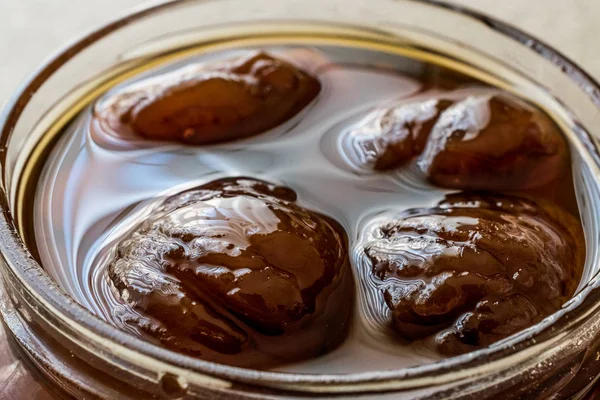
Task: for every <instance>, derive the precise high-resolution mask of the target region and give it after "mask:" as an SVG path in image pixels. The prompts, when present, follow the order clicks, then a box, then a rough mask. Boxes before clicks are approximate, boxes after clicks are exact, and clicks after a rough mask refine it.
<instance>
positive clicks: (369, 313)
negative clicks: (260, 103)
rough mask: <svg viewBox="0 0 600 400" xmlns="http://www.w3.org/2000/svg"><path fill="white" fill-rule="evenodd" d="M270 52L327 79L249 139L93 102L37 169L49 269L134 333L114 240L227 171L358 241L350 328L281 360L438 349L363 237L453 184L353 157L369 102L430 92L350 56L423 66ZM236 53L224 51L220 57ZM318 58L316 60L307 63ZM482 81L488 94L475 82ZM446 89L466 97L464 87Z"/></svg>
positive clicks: (40, 227) (341, 367)
mask: <svg viewBox="0 0 600 400" xmlns="http://www.w3.org/2000/svg"><path fill="white" fill-rule="evenodd" d="M266 50H268V51H269V52H271V53H272V54H276V55H282V56H283V57H287V59H288V60H290V61H292V62H295V63H297V64H299V65H301V66H302V67H303V68H305V69H307V70H309V71H311V72H313V73H315V74H317V75H318V78H319V79H320V81H321V83H322V86H323V88H322V92H321V93H320V95H319V97H318V98H317V99H316V100H315V102H314V103H313V104H312V105H310V106H309V107H308V108H307V109H306V110H304V111H303V112H301V113H300V114H298V115H297V116H295V117H294V118H292V119H291V120H290V121H288V122H286V123H284V124H283V125H281V126H279V127H277V128H275V129H273V130H272V131H269V132H266V133H265V134H262V135H258V136H256V137H253V138H249V139H244V140H240V141H235V142H230V143H223V144H217V145H210V146H204V147H185V146H182V145H178V144H167V143H158V142H152V143H148V142H145V141H142V140H130V139H131V138H128V139H127V140H124V139H123V138H121V137H118V136H117V135H114V132H113V133H112V134H111V132H110V129H108V127H107V126H102V125H99V124H98V121H97V120H94V119H92V118H91V110H90V109H87V110H85V111H84V112H83V113H82V115H81V117H80V118H79V119H78V120H76V121H75V122H74V123H73V124H72V126H71V127H70V128H69V129H68V131H67V132H66V133H65V135H64V137H63V138H62V140H61V141H60V143H59V144H58V145H57V147H56V149H55V150H54V152H53V154H52V155H51V157H50V160H49V161H48V163H47V168H46V169H45V171H44V173H43V175H42V177H41V179H40V184H39V191H38V195H37V197H36V205H35V211H36V215H35V225H36V228H37V230H36V239H37V243H38V245H39V250H40V254H41V257H42V262H43V265H44V267H45V268H46V269H47V270H48V272H49V273H50V274H51V275H52V276H53V277H54V278H55V279H56V280H57V281H58V282H59V284H60V285H61V286H62V287H63V288H64V289H65V291H66V292H67V293H68V294H70V295H71V296H73V297H74V298H75V299H76V300H77V301H79V302H80V303H82V304H83V305H84V306H85V307H87V308H88V309H90V310H92V311H93V312H94V313H96V314H97V315H99V316H101V317H103V318H104V319H106V320H108V321H110V322H113V323H115V324H116V325H117V326H120V327H122V328H123V329H129V330H130V331H131V332H133V333H136V331H135V329H131V328H130V327H129V326H128V325H127V324H125V323H124V319H126V318H128V316H130V315H131V313H135V312H136V311H135V310H132V309H131V307H129V306H128V305H126V304H124V303H123V302H122V301H120V300H119V299H117V298H116V296H115V294H114V290H113V288H111V287H110V282H109V280H108V279H107V275H106V266H107V263H108V260H110V259H111V258H112V257H113V256H114V251H115V246H116V243H117V242H119V240H121V238H122V235H123V234H124V233H125V232H127V231H129V230H130V229H131V228H132V227H133V226H135V225H136V224H137V223H138V222H139V221H142V220H144V219H145V218H147V217H148V216H149V215H150V213H151V212H152V209H153V207H154V206H155V205H156V204H158V203H159V202H161V201H162V200H163V199H164V198H166V197H167V196H169V195H172V194H174V193H177V192H179V191H181V190H184V189H186V188H190V187H193V186H197V185H201V184H203V183H206V182H208V181H212V180H215V179H219V178H222V177H228V176H252V177H255V178H258V179H263V180H266V181H270V182H274V183H281V184H283V185H286V186H289V187H291V188H293V189H294V190H295V191H296V192H297V193H298V197H299V201H298V202H299V204H300V205H302V206H305V207H307V208H309V209H312V210H317V211H321V212H322V213H324V214H326V215H328V216H330V217H332V218H333V219H335V220H337V221H338V222H339V223H340V224H341V225H342V226H343V228H344V229H345V230H346V232H347V233H348V236H349V239H350V242H351V246H350V248H351V249H353V250H352V253H351V258H352V260H351V261H352V262H353V268H354V273H355V278H356V279H355V280H356V282H357V288H358V300H357V301H358V305H357V307H356V308H355V316H354V318H353V322H352V323H353V326H352V329H351V333H350V336H349V338H348V339H347V341H346V342H345V343H344V344H343V345H342V346H341V347H340V348H339V349H337V350H336V351H334V352H332V353H329V354H327V355H325V356H323V357H320V358H317V359H313V360H310V361H306V362H303V363H300V364H294V365H290V366H286V367H282V368H279V370H284V371H295V372H317V373H318V372H328V373H337V372H339V373H346V372H358V371H369V370H376V369H391V368H401V367H405V366H410V365H418V364H421V363H428V362H432V361H435V360H437V359H439V357H440V356H439V355H437V354H436V353H434V352H433V351H431V350H430V349H428V348H427V347H426V346H424V345H423V344H421V343H419V342H415V343H412V344H408V343H407V342H405V341H403V340H401V339H399V338H398V337H397V336H396V335H395V334H394V332H393V331H392V330H391V327H390V322H389V310H388V309H387V307H386V305H385V304H384V302H383V300H382V294H381V288H380V287H379V286H377V285H375V283H374V282H373V277H372V275H371V274H370V267H367V266H366V265H365V262H366V260H365V256H364V250H363V246H362V245H363V244H364V243H366V242H369V241H371V240H372V239H373V238H371V237H367V236H364V235H369V234H371V233H370V232H371V231H372V230H370V229H369V227H370V226H373V224H375V223H377V221H380V220H381V219H382V218H387V217H389V215H387V214H386V213H388V212H389V210H403V209H408V208H414V207H428V206H433V205H435V204H436V203H438V202H439V201H440V200H441V199H442V198H443V197H444V195H445V194H446V193H447V191H446V190H442V189H439V188H434V187H432V186H430V185H429V184H427V183H426V182H425V180H424V179H422V174H421V173H420V171H418V169H417V168H416V167H415V166H414V165H411V166H408V167H407V168H405V169H402V170H398V171H392V172H390V173H387V174H379V173H374V172H373V171H371V170H369V169H367V168H365V166H364V162H363V161H365V160H362V161H361V160H360V159H355V158H353V157H355V156H356V153H355V152H354V153H353V151H351V149H352V148H355V147H356V140H358V139H357V138H356V136H355V135H352V134H349V132H351V127H352V126H353V125H354V124H356V123H357V122H359V121H360V120H361V118H364V117H365V116H366V115H368V113H369V112H371V111H372V110H373V109H375V108H377V107H385V106H389V105H390V104H398V102H403V101H409V99H410V100H411V101H413V100H415V99H420V98H423V97H424V96H425V97H426V96H431V94H432V93H433V92H432V91H428V92H425V93H419V91H420V90H421V84H420V83H419V82H418V81H416V80H414V79H411V78H408V77H407V76H404V75H400V74H394V73H391V72H390V71H389V70H386V71H381V70H377V69H369V68H363V67H357V66H352V65H342V63H350V62H352V61H353V60H355V59H357V58H361V57H362V58H363V59H368V60H370V61H372V62H373V63H376V62H377V59H378V57H381V58H382V59H385V61H386V62H389V61H390V57H392V61H393V64H395V66H396V67H397V68H398V69H400V70H403V69H409V70H410V71H411V72H412V73H415V74H417V75H418V74H419V72H420V71H419V67H416V66H415V64H414V62H413V61H410V62H408V61H406V60H405V59H402V58H401V57H396V56H390V55H388V54H381V53H376V52H370V51H361V50H356V49H344V48H339V47H331V48H325V47H324V48H320V49H308V48H301V49H293V50H291V51H290V50H286V49H281V48H273V49H266ZM361 52H362V53H361ZM239 53H240V52H239V51H236V52H235V55H237V54H239ZM231 56H232V53H231V52H225V53H217V56H216V57H218V58H222V59H226V58H230V57H231ZM210 57H211V58H213V59H214V58H215V54H211V55H210ZM311 60H312V61H311ZM314 60H318V61H317V62H316V64H317V67H315V66H314V64H311V62H313V61H314ZM327 60H333V61H334V62H336V63H339V65H332V64H329V63H328V61H327ZM311 65H312V70H311V67H310V66H311ZM423 68H426V67H425V66H423ZM170 69H171V68H169V67H167V68H166V70H170ZM115 90H118V88H117V89H115ZM478 90H486V91H488V92H489V89H478V88H470V89H467V91H468V93H473V91H478ZM450 95H451V96H456V97H457V98H464V96H465V95H466V92H463V91H461V90H458V91H456V92H452V94H450ZM100 102H102V100H100ZM349 127H350V128H349ZM107 131H108V132H107ZM106 133H108V134H106ZM290 149H292V150H290ZM349 149H350V150H349ZM367 161H368V160H367ZM565 185H567V186H568V183H566V184H565ZM140 317H143V316H141V315H140Z"/></svg>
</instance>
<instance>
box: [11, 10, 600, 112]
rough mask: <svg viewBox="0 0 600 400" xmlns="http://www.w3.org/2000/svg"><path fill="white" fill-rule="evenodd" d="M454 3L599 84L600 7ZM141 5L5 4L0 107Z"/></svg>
mask: <svg viewBox="0 0 600 400" xmlns="http://www.w3.org/2000/svg"><path fill="white" fill-rule="evenodd" d="M279 1H292V0H279ZM293 1H302V0H293ZM323 1H327V0H323ZM348 1H354V0H348ZM449 2H451V3H456V4H460V5H465V6H469V7H472V8H474V9H477V10H480V11H483V12H485V13H487V14H490V15H493V16H495V17H498V18H500V19H502V20H504V21H507V22H510V23H511V24H513V25H516V26H517V27H519V28H521V29H523V30H525V31H527V32H529V33H532V34H534V35H535V36H537V37H539V38H541V39H543V40H544V41H546V42H547V43H549V44H551V45H553V46H555V47H556V48H558V49H559V50H560V51H562V52H563V53H565V54H566V55H568V56H569V57H571V58H572V59H573V60H575V61H577V62H578V63H580V64H581V65H582V66H583V67H584V68H585V69H586V70H587V71H588V72H590V73H591V74H592V75H594V76H595V77H597V78H599V79H600V56H599V55H600V54H599V53H600V47H599V46H598V45H597V40H598V36H600V1H598V0H449ZM142 3H144V1H143V0H0V104H1V103H3V102H4V101H5V100H6V99H7V98H8V96H10V95H11V94H12V93H13V92H14V91H15V90H16V89H17V87H18V86H19V84H20V83H21V82H22V81H23V79H25V77H26V76H28V75H29V74H30V73H31V72H32V71H33V70H34V69H35V68H36V67H37V66H38V65H39V64H40V63H41V62H42V61H43V60H44V59H45V58H47V57H48V56H49V55H50V54H52V53H53V52H54V51H55V50H57V49H58V48H60V47H61V46H62V45H64V44H65V43H66V42H68V41H70V40H73V38H76V37H78V36H80V35H81V34H82V33H85V32H87V31H89V30H91V29H93V28H95V27H97V26H98V25H100V24H102V23H103V22H105V21H107V20H110V19H112V18H115V17H116V16H118V15H121V14H123V13H124V12H125V11H126V10H128V9H130V8H132V7H136V6H139V5H140V4H142Z"/></svg>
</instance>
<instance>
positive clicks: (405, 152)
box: [351, 99, 452, 171]
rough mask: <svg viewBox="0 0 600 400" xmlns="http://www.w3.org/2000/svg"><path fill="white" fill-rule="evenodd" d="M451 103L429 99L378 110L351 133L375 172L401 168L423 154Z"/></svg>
mask: <svg viewBox="0 0 600 400" xmlns="http://www.w3.org/2000/svg"><path fill="white" fill-rule="evenodd" d="M451 104H452V102H451V101H449V100H438V99H428V100H422V101H416V102H411V103H407V104H402V105H399V106H396V107H392V108H388V109H383V110H376V111H374V112H372V113H371V114H369V115H368V116H367V117H366V118H365V119H364V120H363V121H362V122H361V124H359V126H358V127H356V128H355V129H354V130H353V131H352V132H351V134H352V135H353V136H354V137H355V140H356V141H357V143H358V144H359V147H360V149H359V151H360V152H361V153H362V154H363V157H364V158H365V159H366V161H367V162H369V163H372V164H373V168H374V169H376V170H379V171H384V170H389V169H393V168H399V167H401V166H403V165H405V164H407V163H408V162H410V161H411V160H412V159H413V158H414V157H416V156H418V155H419V154H421V152H422V151H423V149H424V148H425V144H426V142H427V137H428V136H429V133H430V132H431V129H432V128H433V125H434V124H435V122H436V121H437V118H438V116H439V114H440V112H441V111H443V110H445V109H446V108H448V107H449V106H450V105H451Z"/></svg>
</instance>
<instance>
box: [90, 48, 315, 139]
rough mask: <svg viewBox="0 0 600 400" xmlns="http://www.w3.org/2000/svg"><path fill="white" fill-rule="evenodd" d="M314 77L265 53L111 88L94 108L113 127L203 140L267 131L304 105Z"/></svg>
mask: <svg viewBox="0 0 600 400" xmlns="http://www.w3.org/2000/svg"><path fill="white" fill-rule="evenodd" d="M320 90H321V85H320V83H319V81H318V80H317V79H316V78H314V77H312V76H310V75H309V74H307V73H306V72H304V71H301V70H300V69H298V68H296V67H294V66H293V65H291V64H289V63H287V62H285V61H283V60H280V59H277V58H274V57H272V56H270V55H268V54H265V53H262V52H259V53H252V54H250V55H249V56H247V57H244V58H240V59H235V60H230V61H222V62H216V63H212V64H208V63H207V64H200V65H194V66H191V67H185V68H182V69H180V70H176V71H174V72H171V73H169V74H166V75H162V76H158V77H155V78H151V79H147V80H146V81H142V82H141V83H138V84H135V85H133V87H132V89H129V90H126V91H124V92H120V93H117V94H116V95H115V98H113V99H110V100H109V101H108V104H109V106H108V107H106V108H105V109H104V110H101V111H100V112H97V117H98V118H101V119H105V120H107V122H108V124H109V126H111V127H112V129H114V130H115V131H117V132H120V131H124V130H125V131H127V130H128V129H130V130H132V131H133V133H135V134H137V135H139V136H142V137H145V138H148V139H157V140H167V141H177V142H182V143H187V144H196V145H199V144H207V143H216V142H224V141H229V140H235V139H240V138H245V137H248V136H252V135H255V134H258V133H262V132H264V131H266V130H269V129H271V128H273V127H275V126H277V125H279V124H281V123H283V122H285V121H287V120H288V119H290V118H291V117H293V116H294V115H295V114H297V113H298V112H299V111H301V110H302V109H303V108H304V107H306V106H307V105H308V104H309V103H310V102H311V101H312V100H313V99H314V98H315V97H316V96H317V95H318V94H319V91H320Z"/></svg>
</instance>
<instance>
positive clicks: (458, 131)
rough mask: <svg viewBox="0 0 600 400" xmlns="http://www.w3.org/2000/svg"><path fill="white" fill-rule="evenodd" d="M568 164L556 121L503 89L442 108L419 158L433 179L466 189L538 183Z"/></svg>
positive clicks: (526, 186)
mask: <svg viewBox="0 0 600 400" xmlns="http://www.w3.org/2000/svg"><path fill="white" fill-rule="evenodd" d="M568 166H569V148H568V145H567V142H566V140H565V139H564V137H563V136H562V134H561V132H560V131H559V130H558V128H557V126H556V125H555V124H554V123H553V122H552V121H551V120H550V119H549V118H548V116H546V115H545V114H544V113H543V112H541V111H539V110H537V109H534V108H533V107H531V106H529V105H527V104H525V103H523V102H522V101H520V100H517V99H515V98H513V97H510V96H508V95H506V94H504V95H493V96H492V95H480V96H470V97H468V98H467V99H465V100H463V101H461V102H459V103H456V104H455V105H453V106H452V107H450V108H448V109H447V110H446V111H444V112H443V113H442V114H441V116H440V118H439V120H438V122H437V123H436V124H435V126H434V127H433V129H432V131H431V134H430V135H429V139H428V141H427V146H426V147H425V150H424V152H423V154H422V155H421V158H420V160H419V167H420V168H421V170H422V171H423V172H424V173H425V174H426V175H427V177H428V179H429V180H430V181H431V182H432V183H434V184H436V185H438V186H442V187H447V188H454V189H468V190H525V189H531V188H535V187H540V186H543V185H545V184H547V183H549V182H551V181H554V180H556V179H558V178H559V177H560V176H561V175H563V174H564V173H565V171H567V170H568Z"/></svg>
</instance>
